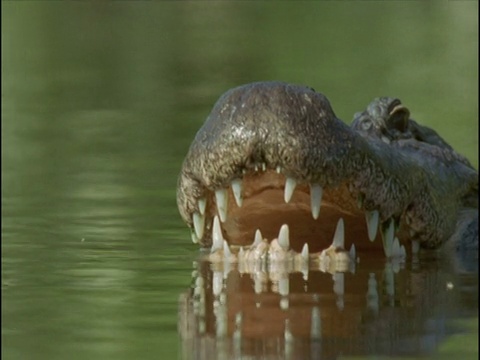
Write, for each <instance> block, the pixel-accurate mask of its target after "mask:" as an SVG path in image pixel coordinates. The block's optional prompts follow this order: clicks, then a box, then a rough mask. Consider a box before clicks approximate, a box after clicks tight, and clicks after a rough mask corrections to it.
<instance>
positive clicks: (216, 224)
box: [211, 216, 223, 253]
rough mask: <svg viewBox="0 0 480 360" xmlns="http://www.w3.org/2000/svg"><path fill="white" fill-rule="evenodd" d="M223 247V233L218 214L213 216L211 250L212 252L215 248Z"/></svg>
mask: <svg viewBox="0 0 480 360" xmlns="http://www.w3.org/2000/svg"><path fill="white" fill-rule="evenodd" d="M222 247H223V235H222V228H221V227H220V221H219V220H218V216H215V217H214V218H213V229H212V250H211V252H212V253H213V252H214V251H216V250H220V249H221V248H222Z"/></svg>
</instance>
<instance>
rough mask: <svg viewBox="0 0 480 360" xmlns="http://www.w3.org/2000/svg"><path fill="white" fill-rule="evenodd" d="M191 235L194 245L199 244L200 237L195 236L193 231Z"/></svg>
mask: <svg viewBox="0 0 480 360" xmlns="http://www.w3.org/2000/svg"><path fill="white" fill-rule="evenodd" d="M191 235H192V242H193V243H194V244H198V237H197V235H195V231H192V234H191Z"/></svg>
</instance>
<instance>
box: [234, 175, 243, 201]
mask: <svg viewBox="0 0 480 360" xmlns="http://www.w3.org/2000/svg"><path fill="white" fill-rule="evenodd" d="M232 191H233V196H234V197H235V202H236V203H237V205H238V207H241V206H242V203H243V196H242V180H241V179H234V180H232Z"/></svg>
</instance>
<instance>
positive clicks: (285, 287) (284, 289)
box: [278, 275, 290, 296]
mask: <svg viewBox="0 0 480 360" xmlns="http://www.w3.org/2000/svg"><path fill="white" fill-rule="evenodd" d="M278 293H279V294H280V295H283V296H286V295H288V294H289V293H290V282H289V279H288V275H287V276H286V277H284V278H282V279H280V280H279V281H278Z"/></svg>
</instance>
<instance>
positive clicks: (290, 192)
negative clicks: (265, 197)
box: [284, 177, 297, 203]
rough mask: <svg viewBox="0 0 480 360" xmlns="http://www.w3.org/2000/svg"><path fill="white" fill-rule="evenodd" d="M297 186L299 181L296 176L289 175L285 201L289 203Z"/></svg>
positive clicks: (286, 182)
mask: <svg viewBox="0 0 480 360" xmlns="http://www.w3.org/2000/svg"><path fill="white" fill-rule="evenodd" d="M295 186H297V181H296V180H295V179H294V178H291V177H287V180H286V181H285V195H284V199H285V202H286V203H288V202H289V201H290V199H291V198H292V195H293V190H295Z"/></svg>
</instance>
